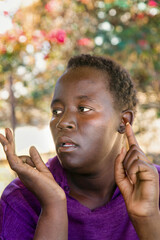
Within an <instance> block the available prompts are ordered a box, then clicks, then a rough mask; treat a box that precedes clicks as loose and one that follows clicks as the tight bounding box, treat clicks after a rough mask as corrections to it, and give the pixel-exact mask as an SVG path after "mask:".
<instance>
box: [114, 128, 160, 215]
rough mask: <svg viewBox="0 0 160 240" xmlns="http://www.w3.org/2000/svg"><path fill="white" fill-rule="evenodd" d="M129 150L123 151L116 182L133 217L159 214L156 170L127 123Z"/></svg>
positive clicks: (118, 161) (123, 149)
mask: <svg viewBox="0 0 160 240" xmlns="http://www.w3.org/2000/svg"><path fill="white" fill-rule="evenodd" d="M126 137H127V140H128V144H129V150H128V151H127V152H126V150H125V148H122V151H121V153H120V154H119V155H118V156H117V158H116V161H115V179H116V183H117V185H118V187H119V189H120V191H121V193H122V195H123V198H124V200H125V203H126V207H127V210H128V214H129V215H130V217H131V218H136V217H138V218H139V217H150V216H155V215H156V216H158V215H159V176H158V172H157V169H156V168H155V167H154V166H153V165H152V164H151V163H150V162H149V161H148V159H147V157H146V156H145V154H144V153H143V151H142V150H141V149H140V147H139V145H138V142H137V140H136V138H135V135H134V133H133V131H132V127H131V125H130V124H126Z"/></svg>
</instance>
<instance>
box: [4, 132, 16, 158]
mask: <svg viewBox="0 0 160 240" xmlns="http://www.w3.org/2000/svg"><path fill="white" fill-rule="evenodd" d="M5 133H6V139H7V140H8V142H9V143H10V144H11V146H12V148H13V151H14V153H15V143H14V138H13V133H12V131H11V130H10V129H9V128H6V129H5Z"/></svg>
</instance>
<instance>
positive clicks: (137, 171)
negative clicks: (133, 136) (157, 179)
mask: <svg viewBox="0 0 160 240" xmlns="http://www.w3.org/2000/svg"><path fill="white" fill-rule="evenodd" d="M153 172H155V169H154V166H152V165H150V164H148V163H147V162H144V161H142V160H141V159H138V160H135V161H133V163H132V164H131V166H130V168H129V169H128V170H127V174H128V176H129V177H130V179H131V180H132V182H133V184H136V182H137V180H139V181H152V180H153Z"/></svg>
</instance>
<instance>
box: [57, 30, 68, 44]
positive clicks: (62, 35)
mask: <svg viewBox="0 0 160 240" xmlns="http://www.w3.org/2000/svg"><path fill="white" fill-rule="evenodd" d="M56 40H57V42H59V43H64V42H65V40H66V32H65V31H64V30H61V29H60V30H58V31H57V32H56Z"/></svg>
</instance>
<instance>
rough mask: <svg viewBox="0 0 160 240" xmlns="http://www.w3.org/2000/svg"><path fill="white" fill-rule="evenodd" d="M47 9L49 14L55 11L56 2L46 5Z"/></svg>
mask: <svg viewBox="0 0 160 240" xmlns="http://www.w3.org/2000/svg"><path fill="white" fill-rule="evenodd" d="M45 9H46V10H47V11H48V12H52V11H53V10H54V9H55V2H54V0H51V1H49V2H48V3H47V4H46V5H45Z"/></svg>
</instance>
